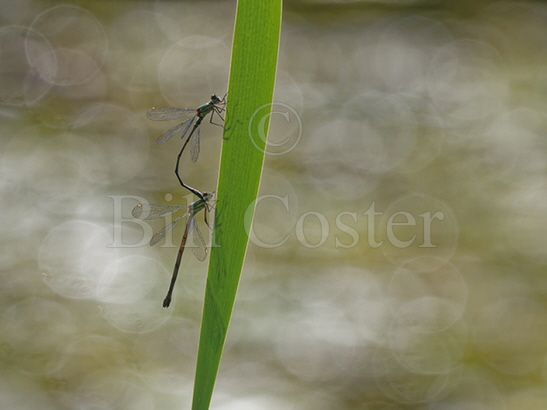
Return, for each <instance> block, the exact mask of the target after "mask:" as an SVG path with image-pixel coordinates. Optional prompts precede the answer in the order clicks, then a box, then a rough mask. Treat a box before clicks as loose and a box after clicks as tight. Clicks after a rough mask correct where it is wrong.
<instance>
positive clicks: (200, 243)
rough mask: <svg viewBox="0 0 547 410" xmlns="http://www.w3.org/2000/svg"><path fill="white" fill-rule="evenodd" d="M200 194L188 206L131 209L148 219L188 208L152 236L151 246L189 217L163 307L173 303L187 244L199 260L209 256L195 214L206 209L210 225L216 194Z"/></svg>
mask: <svg viewBox="0 0 547 410" xmlns="http://www.w3.org/2000/svg"><path fill="white" fill-rule="evenodd" d="M198 192H199V191H198ZM199 194H200V195H199V196H200V199H198V200H197V201H195V202H192V203H191V204H190V205H188V206H182V205H162V204H139V205H137V206H136V207H135V208H133V210H132V211H131V213H132V215H133V216H134V217H135V218H138V219H145V220H148V219H157V218H163V217H164V216H167V215H170V214H173V213H175V212H178V211H181V210H183V209H186V213H185V214H183V215H181V216H179V217H178V218H177V219H175V220H174V221H173V222H171V223H170V224H168V225H166V226H164V227H163V228H162V229H160V230H159V231H158V232H156V233H155V234H154V235H153V236H152V239H151V240H150V246H153V245H155V244H157V243H158V242H159V241H161V240H162V239H163V238H164V237H165V235H166V234H167V233H168V232H170V231H171V230H172V229H173V228H174V227H175V226H176V225H177V224H178V222H179V221H180V220H181V219H182V218H184V217H188V219H187V220H186V228H185V229H184V234H183V235H182V240H181V242H180V248H179V253H178V255H177V260H176V261H175V267H174V269H173V276H172V277H171V284H170V285H169V291H168V292H167V296H166V297H165V299H164V300H163V307H165V308H166V307H169V305H170V304H171V297H172V295H173V289H174V287H175V282H176V281H177V275H178V272H179V268H180V262H181V260H182V254H183V253H184V249H185V248H186V245H187V244H191V247H190V249H191V250H192V253H193V254H194V256H195V257H196V258H197V259H198V260H199V261H204V260H205V258H206V257H207V245H206V243H205V240H204V239H203V235H202V234H201V232H200V230H199V228H198V226H197V224H196V218H195V215H196V214H197V213H198V212H199V211H201V210H204V211H205V213H204V220H205V223H206V224H207V226H209V222H208V221H207V215H208V213H209V212H210V210H211V205H210V204H209V201H212V199H213V198H214V196H215V194H214V192H213V193H209V192H203V193H201V192H200V193H199ZM190 236H191V237H193V240H191V241H188V239H189V237H190Z"/></svg>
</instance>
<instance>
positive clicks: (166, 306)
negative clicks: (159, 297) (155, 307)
mask: <svg viewBox="0 0 547 410" xmlns="http://www.w3.org/2000/svg"><path fill="white" fill-rule="evenodd" d="M170 304H171V298H170V297H169V296H167V297H166V298H165V299H163V307H164V308H168V307H169V305H170Z"/></svg>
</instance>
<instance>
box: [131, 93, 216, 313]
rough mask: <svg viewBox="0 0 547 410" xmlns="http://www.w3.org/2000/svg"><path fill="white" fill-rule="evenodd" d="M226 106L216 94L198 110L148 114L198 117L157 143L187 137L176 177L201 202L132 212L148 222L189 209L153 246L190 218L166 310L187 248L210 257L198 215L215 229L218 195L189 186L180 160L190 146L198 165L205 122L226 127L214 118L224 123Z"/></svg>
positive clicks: (155, 109)
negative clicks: (213, 215)
mask: <svg viewBox="0 0 547 410" xmlns="http://www.w3.org/2000/svg"><path fill="white" fill-rule="evenodd" d="M225 107H226V95H224V97H222V99H221V98H219V97H218V96H217V95H216V94H213V95H212V96H211V100H210V101H209V102H208V103H206V104H203V105H201V106H199V107H198V108H197V109H192V108H176V107H153V108H151V109H150V110H149V111H148V112H147V113H146V116H147V117H148V118H149V119H151V120H153V121H168V120H174V119H177V118H182V117H185V116H187V115H189V114H191V113H194V114H195V115H193V116H191V117H190V118H188V119H186V120H184V121H183V122H181V123H179V124H177V125H175V126H174V127H171V128H169V129H168V130H166V131H164V132H163V133H161V134H160V136H159V137H158V138H157V140H156V144H163V143H164V142H166V141H167V140H169V139H171V138H172V137H173V136H175V135H177V134H179V133H181V139H185V138H186V139H185V141H184V143H183V145H182V148H181V149H180V151H179V153H178V155H177V161H176V164H175V175H176V176H177V179H178V181H179V183H180V184H181V185H182V186H183V187H184V188H186V189H188V190H189V191H190V192H192V193H193V194H194V195H196V196H197V197H198V198H199V199H198V200H197V201H195V202H192V203H191V204H190V205H188V206H187V207H186V206H182V205H162V204H139V205H137V206H136V207H135V208H133V211H132V214H133V216H134V217H135V218H139V219H145V220H148V219H157V218H162V217H165V216H167V215H170V214H173V213H175V212H178V211H181V210H183V209H186V212H185V213H184V214H183V215H181V216H179V217H178V218H177V219H175V220H174V221H173V222H171V223H170V224H168V225H166V226H165V227H163V228H162V229H160V230H159V231H158V232H156V233H155V234H154V235H153V236H152V239H151V240H150V245H151V246H153V245H155V244H156V243H158V242H160V241H161V240H162V239H163V238H164V237H165V235H166V234H167V233H168V232H170V231H171V230H172V229H173V228H174V227H175V226H176V225H177V224H178V222H179V221H180V220H181V219H183V218H185V217H186V218H187V219H186V228H185V230H184V234H183V235H182V239H181V243H180V247H179V252H178V254H177V259H176V261H175V267H174V269H173V275H172V277H171V284H170V285H169V290H168V292H167V296H166V297H165V299H164V301H163V307H169V305H170V303H171V298H172V294H173V289H174V287H175V282H176V280H177V276H178V271H179V268H180V263H181V260H182V255H183V253H184V249H185V248H186V247H190V246H189V245H191V247H190V249H191V250H192V253H193V254H194V256H195V257H196V258H197V259H198V260H199V261H204V260H205V258H206V257H207V245H206V242H205V240H204V239H203V235H202V234H201V232H200V230H199V228H198V226H197V223H196V218H195V215H196V214H197V213H198V212H200V211H201V210H204V220H205V223H206V224H207V226H208V227H209V228H211V226H210V225H209V222H208V220H207V216H208V214H209V212H210V211H211V209H212V205H211V202H212V200H213V198H214V192H213V193H208V192H206V191H203V193H202V192H200V191H199V190H197V189H195V188H192V187H191V186H189V185H187V184H186V183H185V182H184V181H183V180H182V178H181V177H180V174H179V165H180V159H181V157H182V154H183V152H184V149H185V148H186V145H188V144H190V158H191V159H192V162H196V161H197V160H198V158H199V153H200V125H201V123H202V121H203V119H204V118H205V117H206V116H207V115H209V114H211V117H210V121H209V122H210V123H211V124H214V125H218V126H222V124H218V123H216V122H214V121H213V117H214V116H215V114H216V115H217V116H218V117H219V118H220V119H221V120H222V121H224V117H223V112H224V111H225Z"/></svg>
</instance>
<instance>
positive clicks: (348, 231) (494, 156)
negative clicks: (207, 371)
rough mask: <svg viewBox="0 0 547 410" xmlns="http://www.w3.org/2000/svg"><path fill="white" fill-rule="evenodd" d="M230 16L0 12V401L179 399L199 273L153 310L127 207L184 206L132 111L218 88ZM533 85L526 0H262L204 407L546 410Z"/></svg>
mask: <svg viewBox="0 0 547 410" xmlns="http://www.w3.org/2000/svg"><path fill="white" fill-rule="evenodd" d="M235 6H236V4H235V2H234V1H207V2H203V1H202V2H197V1H194V2H186V1H176V2H175V1H139V2H135V1H118V2H97V1H79V2H69V3H60V2H55V1H40V0H18V1H16V2H11V1H7V0H1V1H0V26H1V27H0V61H1V63H0V118H1V120H0V135H1V147H2V148H1V150H0V158H1V159H0V174H1V177H0V186H1V197H0V201H1V202H0V206H1V213H0V218H1V221H2V227H3V235H2V236H1V237H0V241H1V247H2V252H1V254H0V269H1V271H2V280H1V282H0V295H1V296H0V362H1V365H0V369H1V370H0V374H1V376H0V407H2V408H12V409H35V408H41V409H114V408H115V409H175V408H176V409H180V408H190V403H191V394H192V387H193V377H194V371H195V362H196V355H197V343H198V338H199V327H200V320H201V312H202V307H203V306H202V301H203V295H204V290H205V289H204V286H205V279H206V269H207V263H200V262H198V261H197V260H196V259H195V258H194V257H193V255H192V254H191V253H187V254H185V255H184V258H183V261H182V266H181V271H180V274H179V282H178V283H177V287H176V290H175V299H174V302H173V304H172V306H171V307H170V308H169V309H163V308H162V307H161V302H162V300H163V297H164V296H165V292H166V291H167V287H168V284H169V280H170V275H171V271H172V266H173V263H174V261H175V257H176V253H177V248H178V243H179V241H180V237H181V235H182V231H183V226H182V225H184V224H181V227H179V228H177V229H175V230H174V231H173V233H172V235H171V236H168V238H167V239H166V241H165V243H160V244H158V245H156V246H154V247H150V246H149V245H148V241H149V240H150V236H151V235H152V233H153V232H154V231H157V230H158V229H160V228H161V227H162V226H163V225H164V224H165V223H169V222H170V219H169V218H165V220H161V219H160V220H158V221H151V222H150V224H149V223H148V221H144V222H143V221H136V220H135V219H133V218H132V216H131V209H132V208H133V207H134V206H135V205H137V204H138V203H140V202H145V201H150V202H154V203H160V204H168V205H186V204H187V203H188V202H187V201H193V200H194V199H193V198H192V196H189V195H188V194H187V192H184V191H183V190H182V189H181V188H180V187H179V186H178V184H177V180H176V178H175V175H174V173H173V168H174V163H175V158H176V153H177V152H178V150H179V148H180V146H181V145H180V144H181V141H180V140H179V139H178V138H173V139H172V140H170V141H169V142H166V143H165V144H162V145H156V144H155V139H156V138H157V136H158V135H159V134H160V133H161V132H162V131H164V130H166V129H167V128H170V127H172V126H174V125H176V124H177V122H176V121H174V122H165V123H163V122H162V123H159V122H152V121H149V120H148V119H147V118H146V116H145V113H146V111H147V110H148V109H149V108H150V107H151V106H156V105H166V106H175V107H189V108H196V107H197V106H199V105H201V104H203V103H206V102H207V101H208V100H209V97H210V96H211V94H213V93H217V94H219V95H224V93H225V92H226V91H227V80H228V75H229V66H230V47H231V37H232V32H233V24H234V15H235ZM546 97H547V6H546V5H545V4H544V3H542V2H511V1H482V2H438V1H425V0H424V1H419V0H415V1H398V2H393V1H381V0H379V1H328V0H325V1H313V0H309V1H297V0H293V1H290V0H289V1H287V2H286V3H285V5H284V14H283V26H282V34H281V46H280V57H279V68H278V77H277V85H276V92H275V101H276V103H275V104H274V106H273V114H272V123H271V133H270V140H269V144H268V149H267V155H266V160H265V168H264V174H263V180H262V185H261V191H260V194H261V197H260V200H259V202H258V204H257V210H256V218H255V221H254V225H253V230H252V233H251V243H250V245H249V251H248V255H247V258H246V262H245V267H244V271H243V275H242V279H241V283H240V288H239V293H238V296H237V299H236V305H235V308H234V313H233V320H232V324H231V327H230V329H229V333H228V337H227V341H226V346H225V351H224V356H223V359H222V363H221V366H220V370H219V375H218V379H217V384H216V388H215V393H214V395H213V401H212V405H211V408H213V409H222V410H228V409H230V410H231V409H238V410H239V409H382V410H385V409H400V408H404V409H463V408H465V409H471V408H472V409H523V408H525V409H545V408H547V389H546V383H547V360H546V359H547V271H546V263H547V249H546V247H545V238H544V235H545V232H547V212H546V211H547V209H546V204H547V189H546V184H547V173H546V163H547V161H546V159H547V158H546V155H547V140H546V137H545V134H546V130H547V127H546V125H547V121H546V120H547V117H546V115H545V114H546V112H547V98H546ZM221 133H222V129H220V127H215V126H212V125H210V124H208V122H207V121H204V123H203V126H202V132H201V136H202V140H201V156H200V160H199V161H198V162H197V163H195V164H193V163H191V161H189V158H188V156H185V157H184V158H183V161H182V169H181V173H182V175H184V176H185V178H186V179H187V183H189V184H190V185H192V186H194V187H196V188H198V189H199V190H201V191H203V190H207V191H213V190H215V187H216V181H217V173H218V163H219V155H220V146H221ZM219 200H221V198H220V199H219ZM198 220H199V221H200V224H201V218H198ZM202 232H204V233H207V232H208V229H207V228H206V227H205V226H202Z"/></svg>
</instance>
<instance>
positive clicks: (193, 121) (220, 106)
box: [146, 94, 226, 199]
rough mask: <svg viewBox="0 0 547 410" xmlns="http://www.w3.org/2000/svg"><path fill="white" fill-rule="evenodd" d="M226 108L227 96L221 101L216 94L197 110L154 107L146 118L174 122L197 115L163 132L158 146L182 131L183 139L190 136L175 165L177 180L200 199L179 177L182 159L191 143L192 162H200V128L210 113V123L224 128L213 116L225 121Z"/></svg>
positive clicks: (196, 191)
mask: <svg viewBox="0 0 547 410" xmlns="http://www.w3.org/2000/svg"><path fill="white" fill-rule="evenodd" d="M225 107H226V94H225V95H224V97H222V99H220V98H219V97H218V96H217V95H216V94H213V95H212V96H211V101H209V102H208V103H206V104H203V105H201V106H199V107H198V108H197V109H192V108H175V107H152V108H151V109H150V110H148V112H147V113H146V116H147V117H148V118H149V119H151V120H153V121H168V120H174V119H175V118H180V117H184V116H185V115H188V114H189V113H195V115H193V116H192V117H190V118H188V119H187V120H184V121H183V122H181V123H180V124H177V125H175V126H174V127H172V128H169V129H168V130H167V131H164V132H162V133H161V134H160V136H159V137H158V139H157V140H156V144H163V143H164V142H165V141H167V140H169V139H171V138H172V137H173V136H174V135H177V134H178V133H179V132H181V131H182V135H181V139H184V137H186V135H187V134H188V136H187V137H186V140H185V141H184V144H183V145H182V148H181V149H180V151H179V154H178V156H177V163H176V165H175V174H176V175H177V178H178V180H179V182H180V184H181V185H182V186H183V187H185V188H186V189H188V190H190V191H191V192H192V193H193V194H194V195H197V196H198V197H199V198H200V199H204V198H203V197H202V196H201V193H200V192H199V191H198V190H197V189H195V188H192V187H190V186H188V185H186V184H185V183H184V182H183V181H182V179H181V177H180V175H179V163H180V158H181V156H182V153H183V152H184V149H185V148H186V145H187V144H188V142H191V143H190V157H191V158H192V162H196V161H197V160H198V158H199V151H200V141H199V139H200V138H199V126H200V125H201V122H202V121H203V119H204V118H205V117H206V116H207V115H209V113H210V114H211V118H210V120H209V122H210V123H211V124H214V125H219V126H222V124H217V123H215V122H213V116H214V115H215V113H216V114H217V115H218V116H219V117H220V119H221V120H223V121H224V118H223V117H222V112H223V111H224V110H225Z"/></svg>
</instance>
